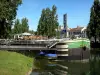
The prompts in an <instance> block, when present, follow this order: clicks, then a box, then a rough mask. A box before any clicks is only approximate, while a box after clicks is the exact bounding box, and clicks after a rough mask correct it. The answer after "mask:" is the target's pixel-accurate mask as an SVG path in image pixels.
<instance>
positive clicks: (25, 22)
mask: <svg viewBox="0 0 100 75" xmlns="http://www.w3.org/2000/svg"><path fill="white" fill-rule="evenodd" d="M21 25H22V26H21V27H22V33H24V32H28V30H29V26H28V19H27V18H23V19H22V21H21Z"/></svg>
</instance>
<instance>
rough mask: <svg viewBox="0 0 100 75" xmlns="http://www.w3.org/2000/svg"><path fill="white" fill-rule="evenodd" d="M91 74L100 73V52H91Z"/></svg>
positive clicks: (96, 74) (98, 74) (97, 74)
mask: <svg viewBox="0 0 100 75" xmlns="http://www.w3.org/2000/svg"><path fill="white" fill-rule="evenodd" d="M89 75H100V55H99V54H91V57H90V74H89Z"/></svg>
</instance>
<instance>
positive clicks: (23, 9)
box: [16, 0, 94, 31]
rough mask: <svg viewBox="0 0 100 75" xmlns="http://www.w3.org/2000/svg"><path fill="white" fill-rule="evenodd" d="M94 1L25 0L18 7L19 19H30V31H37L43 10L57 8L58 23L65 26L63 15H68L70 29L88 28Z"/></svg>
mask: <svg viewBox="0 0 100 75" xmlns="http://www.w3.org/2000/svg"><path fill="white" fill-rule="evenodd" d="M93 1H94V0H23V3H22V5H21V6H19V7H18V10H17V17H16V18H18V19H22V18H24V17H26V18H28V21H29V29H31V30H34V31H36V30H37V26H38V22H39V18H40V16H41V11H42V9H43V8H47V7H49V8H52V6H53V5H55V6H56V7H57V14H58V22H59V24H60V25H63V15H64V14H66V13H67V25H68V27H69V28H74V27H77V26H87V24H88V22H89V19H90V8H91V6H92V5H93Z"/></svg>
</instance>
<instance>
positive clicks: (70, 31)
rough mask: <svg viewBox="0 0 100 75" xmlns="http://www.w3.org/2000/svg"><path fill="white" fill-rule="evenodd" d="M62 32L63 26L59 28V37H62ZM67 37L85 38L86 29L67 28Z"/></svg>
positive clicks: (78, 27)
mask: <svg viewBox="0 0 100 75" xmlns="http://www.w3.org/2000/svg"><path fill="white" fill-rule="evenodd" d="M63 30H64V26H59V31H61V34H60V35H61V36H63V34H64V33H62V32H63ZM66 30H67V35H66V37H72V36H75V37H76V38H87V36H86V27H80V26H77V27H76V28H68V27H67V29H66Z"/></svg>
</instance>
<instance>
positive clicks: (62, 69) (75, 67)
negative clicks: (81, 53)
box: [31, 52, 100, 75]
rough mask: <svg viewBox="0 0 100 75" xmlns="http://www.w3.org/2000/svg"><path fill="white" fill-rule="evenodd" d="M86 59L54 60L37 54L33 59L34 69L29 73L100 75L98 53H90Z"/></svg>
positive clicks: (43, 74) (45, 74)
mask: <svg viewBox="0 0 100 75" xmlns="http://www.w3.org/2000/svg"><path fill="white" fill-rule="evenodd" d="M97 53H98V52H97ZM86 61H87V60H85V62H84V61H81V60H78V61H77V62H76V61H74V62H73V61H54V60H49V59H48V57H46V56H38V57H36V59H35V61H34V65H35V66H36V69H33V72H32V74H31V75H100V53H98V54H96V53H95V54H93V53H91V55H90V58H89V61H87V62H86Z"/></svg>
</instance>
